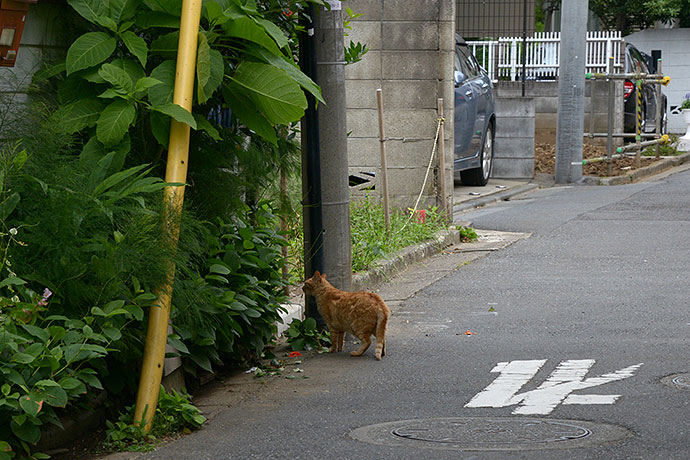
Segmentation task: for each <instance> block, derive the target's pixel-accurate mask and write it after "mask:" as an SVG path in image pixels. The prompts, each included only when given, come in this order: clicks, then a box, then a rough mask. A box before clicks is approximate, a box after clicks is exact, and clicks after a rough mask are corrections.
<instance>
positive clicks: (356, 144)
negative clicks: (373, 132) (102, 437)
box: [347, 137, 381, 169]
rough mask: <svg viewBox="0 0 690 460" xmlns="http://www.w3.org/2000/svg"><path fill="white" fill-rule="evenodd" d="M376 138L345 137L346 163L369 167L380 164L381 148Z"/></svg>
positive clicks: (356, 166)
mask: <svg viewBox="0 0 690 460" xmlns="http://www.w3.org/2000/svg"><path fill="white" fill-rule="evenodd" d="M380 148H381V147H380V142H379V140H378V138H373V137H349V138H348V139H347V158H348V164H349V165H350V167H353V168H365V169H370V168H372V167H378V166H379V165H380V164H381V150H380Z"/></svg>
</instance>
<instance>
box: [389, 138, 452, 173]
mask: <svg viewBox="0 0 690 460" xmlns="http://www.w3.org/2000/svg"><path fill="white" fill-rule="evenodd" d="M433 146H434V141H433V139H419V140H413V141H403V140H398V139H391V140H387V141H386V159H387V160H386V163H387V164H388V165H389V166H391V167H398V168H399V167H405V166H408V167H417V168H422V167H424V168H426V166H427V165H428V164H429V158H430V157H431V150H432V149H433ZM437 155H438V153H437ZM446 156H448V152H446ZM436 159H437V162H438V156H437V157H436Z"/></svg>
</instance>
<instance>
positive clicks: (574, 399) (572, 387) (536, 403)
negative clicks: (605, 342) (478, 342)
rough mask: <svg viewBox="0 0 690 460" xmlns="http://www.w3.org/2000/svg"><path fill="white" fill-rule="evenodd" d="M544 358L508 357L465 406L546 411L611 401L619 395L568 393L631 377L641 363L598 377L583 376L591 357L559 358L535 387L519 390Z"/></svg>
mask: <svg viewBox="0 0 690 460" xmlns="http://www.w3.org/2000/svg"><path fill="white" fill-rule="evenodd" d="M545 363H546V360H545V359H543V360H530V361H511V362H503V363H498V364H497V365H496V367H494V368H493V369H492V370H491V372H500V375H499V376H498V377H496V379H495V380H494V381H493V382H491V383H490V384H489V386H487V387H486V388H485V389H484V390H482V391H480V392H479V393H477V394H476V395H475V396H474V397H473V398H472V399H471V400H470V402H468V403H467V404H466V405H465V407H507V406H514V405H519V406H518V407H517V408H516V409H515V410H513V414H520V415H536V414H540V415H546V414H550V413H551V412H552V411H553V410H554V409H555V408H556V406H558V405H559V404H561V403H563V404H613V403H615V402H616V400H617V399H618V398H619V397H620V395H571V394H570V393H572V392H573V391H577V390H583V389H585V388H591V387H595V386H599V385H603V384H606V383H610V382H615V381H619V380H623V379H626V378H629V377H632V376H633V375H634V373H635V371H637V369H639V368H640V366H642V364H636V365H634V366H628V367H626V368H623V369H620V370H617V371H615V372H612V373H608V374H604V375H602V376H599V377H590V378H587V379H585V376H586V375H587V373H588V372H589V369H590V368H591V367H592V366H593V365H594V360H593V359H581V360H568V361H563V362H561V363H560V364H559V365H558V367H557V368H556V370H554V371H553V373H552V374H551V375H550V376H549V378H548V379H546V380H545V381H544V382H543V383H542V384H541V385H540V386H539V387H538V388H537V389H535V390H531V391H527V392H525V393H521V394H518V391H520V389H521V388H522V387H523V386H524V385H525V384H526V383H527V382H529V381H530V380H531V379H532V377H534V376H535V375H536V374H537V372H538V371H539V369H541V367H542V366H543V365H544V364H545Z"/></svg>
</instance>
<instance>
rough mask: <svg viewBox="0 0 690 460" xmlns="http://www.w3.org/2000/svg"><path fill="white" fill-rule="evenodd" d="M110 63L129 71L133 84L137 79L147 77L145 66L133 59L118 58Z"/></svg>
mask: <svg viewBox="0 0 690 460" xmlns="http://www.w3.org/2000/svg"><path fill="white" fill-rule="evenodd" d="M110 64H111V65H114V66H115V67H118V68H120V69H122V70H124V71H125V72H127V74H128V75H129V78H131V79H132V84H136V83H137V81H139V80H140V79H142V78H144V77H146V72H145V71H144V68H143V67H142V66H141V65H140V64H139V63H138V62H137V61H135V60H133V59H122V58H118V59H115V60H113V61H111V62H110Z"/></svg>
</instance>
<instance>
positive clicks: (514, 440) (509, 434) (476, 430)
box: [350, 417, 631, 450]
mask: <svg viewBox="0 0 690 460" xmlns="http://www.w3.org/2000/svg"><path fill="white" fill-rule="evenodd" d="M629 436H631V433H630V431H628V430H627V429H625V428H622V427H619V426H615V425H607V424H601V423H593V422H585V421H577V420H552V419H537V418H517V417H496V418H486V417H458V418H430V419H419V420H401V421H397V422H388V423H380V424H378V425H370V426H364V427H361V428H357V429H356V430H353V431H352V432H350V437H352V438H353V439H356V440H358V441H362V442H367V443H370V444H382V445H388V446H400V447H420V448H428V449H444V450H533V449H572V448H576V447H591V446H596V445H601V444H604V443H611V442H615V441H620V440H623V439H626V438H628V437H629Z"/></svg>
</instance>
